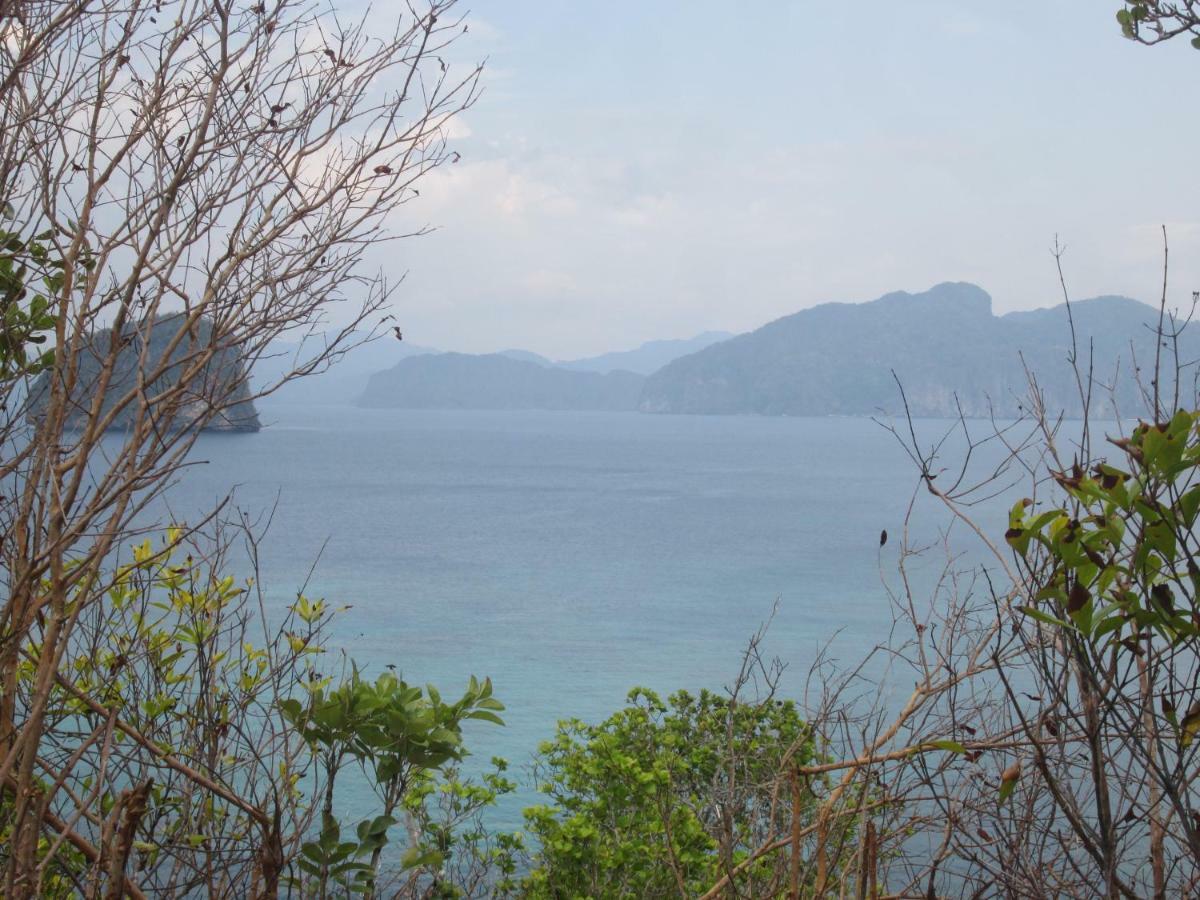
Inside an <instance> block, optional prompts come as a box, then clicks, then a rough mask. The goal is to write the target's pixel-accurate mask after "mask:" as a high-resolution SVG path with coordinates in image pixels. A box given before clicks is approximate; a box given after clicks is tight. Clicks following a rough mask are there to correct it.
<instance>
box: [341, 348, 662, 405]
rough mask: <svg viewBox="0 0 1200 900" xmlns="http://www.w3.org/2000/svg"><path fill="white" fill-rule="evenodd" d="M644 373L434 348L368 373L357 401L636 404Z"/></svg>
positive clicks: (481, 403)
mask: <svg viewBox="0 0 1200 900" xmlns="http://www.w3.org/2000/svg"><path fill="white" fill-rule="evenodd" d="M644 381H645V379H644V378H643V377H642V376H641V375H635V374H633V373H632V372H612V373H610V374H607V375H601V374H600V373H598V372H573V371H570V370H568V369H562V368H557V367H553V366H551V367H546V366H543V365H540V364H538V363H535V362H529V361H527V360H523V359H512V358H511V357H509V356H505V355H503V354H499V353H492V354H488V355H485V356H472V355H469V354H466V353H440V354H436V355H429V356H414V357H411V358H409V359H405V360H402V361H401V362H399V363H397V364H396V365H395V366H393V367H392V368H390V369H388V370H387V371H385V372H377V373H375V374H374V375H372V376H371V378H370V381H369V382H368V383H367V387H366V390H365V391H363V394H362V396H361V397H360V398H359V400H358V405H359V406H364V407H377V408H378V407H386V408H398V409H557V410H566V409H574V410H610V411H612V410H634V409H637V405H638V399H639V397H640V396H641V391H642V384H643V382H644Z"/></svg>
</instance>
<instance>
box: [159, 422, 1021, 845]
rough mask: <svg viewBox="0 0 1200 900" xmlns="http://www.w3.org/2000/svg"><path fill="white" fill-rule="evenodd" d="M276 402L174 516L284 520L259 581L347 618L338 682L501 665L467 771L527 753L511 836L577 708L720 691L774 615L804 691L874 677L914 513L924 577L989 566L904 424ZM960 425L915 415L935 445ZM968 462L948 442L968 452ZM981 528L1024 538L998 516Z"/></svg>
mask: <svg viewBox="0 0 1200 900" xmlns="http://www.w3.org/2000/svg"><path fill="white" fill-rule="evenodd" d="M261 413H262V418H263V421H264V428H263V429H262V430H261V431H260V432H258V433H256V434H216V433H206V434H204V435H202V436H201V437H200V438H199V440H198V441H197V443H196V445H195V447H194V449H193V451H192V453H191V456H190V459H189V462H190V463H191V464H190V465H189V466H188V467H187V468H186V469H185V470H183V471H182V472H181V474H180V476H179V478H178V481H177V483H176V484H175V485H174V486H173V487H172V488H171V491H170V494H169V504H170V517H172V518H174V519H176V520H178V521H188V520H192V521H194V520H195V519H196V518H197V517H199V516H200V515H201V514H202V513H203V512H204V511H206V510H208V509H210V508H212V507H213V505H214V504H215V503H217V502H220V501H221V500H223V499H224V498H226V497H227V496H230V495H232V500H231V503H232V504H233V507H231V508H236V509H237V510H240V511H243V512H244V513H245V514H246V515H247V516H248V517H249V518H250V519H251V520H254V521H257V522H258V523H259V525H258V527H259V528H260V529H263V528H265V534H264V535H263V537H262V539H261V542H260V545H259V559H260V567H261V571H260V573H259V576H260V582H261V584H262V585H263V587H264V589H265V591H266V595H267V598H268V601H269V604H270V605H271V606H272V607H273V608H274V609H275V610H282V609H284V608H285V607H286V606H287V605H288V604H290V603H291V602H293V601H294V599H295V596H296V593H297V592H298V591H301V590H303V591H304V593H305V594H306V595H307V596H309V597H312V598H318V597H319V598H324V599H326V600H327V601H328V602H329V603H330V604H332V605H334V606H346V607H349V608H348V609H347V610H346V611H345V612H344V613H342V614H341V615H339V616H338V617H337V618H336V620H335V623H334V625H333V627H332V630H331V632H330V650H331V655H330V657H329V659H328V660H327V662H328V664H329V665H330V667H331V668H334V667H336V666H337V665H340V660H342V659H343V657H342V655H341V654H342V653H344V654H345V657H344V658H345V659H351V658H352V659H353V660H354V661H355V663H356V664H357V666H358V667H359V669H360V670H361V671H363V672H364V673H365V674H366V675H367V676H369V677H374V676H375V675H377V674H379V673H381V672H383V671H384V670H385V669H386V668H388V667H394V670H395V671H396V672H397V674H399V675H401V676H402V677H404V678H405V679H406V680H408V681H411V682H416V683H422V684H423V683H426V682H428V683H432V684H435V685H436V686H437V687H438V688H439V690H440V691H441V693H442V695H443V696H445V697H454V696H457V695H458V692H461V689H462V688H463V687H464V686H465V684H466V682H467V679H468V678H469V676H471V675H475V676H477V677H479V678H483V677H490V678H491V679H492V682H493V684H494V686H495V695H496V697H497V698H499V699H500V700H501V701H502V702H503V703H504V704H505V705H506V707H507V708H506V711H505V712H504V713H503V718H504V719H505V722H506V724H505V726H504V727H498V726H495V725H492V724H489V723H482V722H475V723H471V725H470V727H469V728H468V730H467V733H466V738H467V745H468V747H469V749H470V751H471V753H472V757H471V760H472V761H471V762H470V763H469V764H468V766H467V767H466V768H467V771H468V772H469V771H472V770H475V771H478V770H479V768H480V767H481V766H483V765H484V764H485V763H486V761H487V760H489V759H490V758H491V757H493V756H500V757H504V758H505V759H507V760H509V762H510V764H511V767H512V768H511V774H513V775H514V776H515V777H516V779H517V780H518V781H519V782H520V783H521V786H520V787H519V789H518V791H517V793H516V795H515V796H514V797H510V798H508V799H507V800H506V801H505V803H504V804H502V807H501V811H500V812H499V813H497V816H498V818H497V821H496V824H497V825H498V826H500V827H518V826H519V824H520V808H521V807H522V806H523V805H527V804H529V803H533V802H537V801H538V797H537V795H536V794H535V793H534V792H533V790H532V788H531V787H530V785H529V784H528V782H527V779H526V778H525V776H524V773H525V772H526V770H527V767H528V764H529V762H530V761H531V759H532V757H533V754H534V753H535V752H536V750H537V747H538V745H539V743H540V742H542V741H545V740H547V739H549V738H551V737H552V736H553V734H554V729H555V725H556V722H558V721H559V720H561V719H565V718H570V717H576V718H580V719H583V720H585V721H590V722H598V721H600V720H602V719H603V718H605V717H606V716H608V715H609V714H611V713H612V712H614V711H615V710H617V709H618V708H619V707H620V706H621V705H622V703H623V702H624V699H625V697H626V695H627V693H628V692H629V691H630V689H631V688H633V687H635V686H644V687H649V688H652V689H654V690H656V691H659V692H660V693H662V694H667V693H670V692H672V691H674V690H678V689H687V690H690V691H697V690H699V689H701V688H709V689H712V690H723V689H725V688H727V687H728V686H729V685H731V684H732V682H733V680H734V678H735V676H736V674H737V672H738V669H739V665H740V662H741V658H742V654H743V652H744V651H745V649H746V646H747V642H748V641H749V640H750V638H751V637H752V636H753V635H754V634H755V633H756V632H757V631H759V629H760V628H762V627H763V626H764V625H767V624H768V623H769V627H768V628H767V631H766V635H765V637H764V639H763V641H762V645H761V648H762V652H763V653H764V655H766V656H767V657H777V658H778V659H779V660H780V661H782V662H783V663H784V664H785V665H786V669H785V671H784V674H783V676H782V680H781V683H780V692H781V693H782V694H783V695H784V696H789V697H793V698H795V699H797V700H798V701H800V702H801V703H803V702H804V701H805V698H806V696H811V692H812V691H814V690H816V689H817V688H816V687H815V686H814V684H813V683H812V681H811V679H810V670H811V668H812V667H813V665H814V663H816V662H817V660H818V659H823V660H825V661H826V662H827V663H831V664H836V665H840V666H842V667H850V666H854V665H856V664H857V663H858V662H859V661H860V660H861V659H862V658H864V656H866V655H868V654H870V653H871V651H872V650H873V649H874V648H877V647H880V646H882V645H885V644H886V643H887V642H888V641H889V639H894V638H896V637H897V635H895V634H894V617H893V609H892V605H891V601H890V600H889V595H888V586H891V587H892V588H893V589H895V588H897V587H898V581H899V579H898V576H897V572H896V563H897V559H898V553H899V549H898V548H899V545H900V543H901V537H902V535H904V534H905V529H906V517H908V518H909V519H910V524H909V526H908V532H907V534H908V540H909V541H910V542H911V543H913V544H929V545H933V549H932V550H931V551H930V553H929V554H928V555H927V556H926V557H924V558H923V561H917V562H914V564H913V568H912V573H914V576H913V577H915V578H917V581H918V584H921V583H924V584H927V585H929V586H932V584H933V581H934V580H935V579H936V577H937V575H938V574H939V573H940V572H941V571H942V567H943V566H944V565H945V563H946V555H947V553H950V554H951V555H955V554H959V553H962V554H966V555H970V553H971V552H972V551H971V545H972V540H973V539H972V538H971V537H970V536H969V535H968V534H967V533H966V532H965V531H963V530H961V529H960V530H958V531H956V530H955V529H954V528H950V524H951V523H950V519H949V517H948V516H947V514H946V512H945V510H944V508H942V507H941V506H940V504H938V503H937V502H936V501H933V500H932V498H930V497H928V495H927V494H926V492H925V491H924V490H923V489H922V487H921V482H920V479H919V477H918V472H917V470H916V467H915V465H914V463H913V461H912V459H910V457H909V456H908V455H907V454H906V452H905V450H904V448H903V447H902V446H901V443H900V442H899V441H898V440H897V438H896V436H895V435H893V434H892V433H891V432H889V430H888V429H887V428H886V427H885V426H886V425H887V424H888V423H887V421H886V420H883V421H873V420H871V419H866V418H836V417H828V418H787V417H753V416H659V415H643V414H637V413H587V412H540V411H528V412H522V411H516V412H514V411H461V410H456V411H422V410H399V409H394V410H366V409H356V408H353V407H349V406H312V405H302V404H283V403H277V404H271V405H264V406H263V407H262V409H261ZM953 431H954V425H953V423H949V422H939V421H931V420H925V421H918V422H916V423H915V434H916V437H917V440H918V442H919V443H920V444H921V445H932V444H933V443H934V442H936V441H937V440H938V439H940V438H942V437H943V435H945V434H946V433H947V432H953ZM903 433H904V434H905V435H906V436H907V433H908V432H907V426H904V429H903ZM963 450H965V444H963V443H962V441H961V440H960V439H959V438H952V439H951V440H950V441H949V442H948V443H947V444H946V445H945V447H944V448H943V452H944V454H945V456H946V458H947V462H948V464H949V463H952V462H954V461H955V459H956V458H961V457H962V456H963V452H962V451H963ZM977 456H978V453H977ZM983 471H984V473H985V474H986V465H984V467H983ZM947 477H950V476H947ZM910 511H911V513H912V514H911V516H909V513H910ZM981 514H982V515H984V518H985V522H984V524H985V525H986V524H988V523H990V524H991V525H992V526H993V528H992V531H993V533H994V534H996V535H998V536H999V535H1002V534H1003V531H1004V529H1005V527H1006V522H1005V519H1004V515H1003V508H1002V507H1001V506H998V505H997V504H996V503H991V504H990V505H989V504H985V506H984V507H983V508H982V509H981ZM268 522H269V524H268ZM885 530H886V531H887V532H888V533H889V536H890V538H889V540H888V541H887V543H883V544H881V533H882V532H883V531H885ZM235 565H236V563H235ZM229 574H233V575H235V576H237V577H238V578H242V577H246V576H247V575H248V574H250V573H249V572H248V571H247V572H238V571H234V572H230V573H229ZM921 579H924V582H922V581H921ZM898 637H899V638H900V639H903V638H904V637H906V635H905V634H900V635H898ZM880 658H883V657H880ZM873 665H875V664H874V663H873ZM879 665H883V664H882V663H879ZM872 672H874V673H875V674H877V675H878V678H879V680H881V681H885V682H886V681H887V680H888V679H892V680H894V681H895V682H896V683H897V684H898V685H899V687H900V689H904V690H907V688H911V686H912V683H913V682H912V679H911V678H910V677H909V676H908V674H907V673H905V672H903V671H901V672H890V671H887V670H886V669H885V668H875V669H871V668H869V669H868V674H871V673H872ZM906 679H907V680H906ZM893 686H895V685H893Z"/></svg>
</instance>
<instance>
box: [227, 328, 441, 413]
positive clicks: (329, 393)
mask: <svg viewBox="0 0 1200 900" xmlns="http://www.w3.org/2000/svg"><path fill="white" fill-rule="evenodd" d="M358 340H359V338H351V339H350V343H355V342H357V341H358ZM323 347H324V337H323V336H320V335H318V336H314V337H312V338H309V339H307V340H305V341H303V342H299V341H290V342H285V341H278V342H276V343H274V344H272V345H271V346H270V347H269V348H268V350H267V352H266V353H264V354H263V355H262V356H260V357H259V359H258V360H256V361H255V363H254V365H253V368H252V370H251V373H250V380H251V383H252V384H253V385H254V386H255V388H256V389H258V390H262V389H263V388H265V387H266V386H268V385H271V384H275V383H277V382H278V381H279V379H280V378H282V377H284V376H285V375H287V374H289V373H291V372H293V371H295V370H296V369H297V368H298V367H299V366H301V365H303V364H304V363H307V362H311V361H312V360H313V359H315V358H316V357H317V356H319V355H320V353H321V350H322V349H323ZM440 352H441V351H440V350H434V349H433V348H431V347H423V346H421V345H419V344H411V343H409V342H408V341H398V340H396V339H395V337H393V336H392V334H391V332H384V333H383V334H382V335H381V336H380V337H378V338H376V339H374V340H372V341H368V342H366V343H363V344H359V345H358V346H356V347H354V348H353V349H352V350H350V351H349V352H347V353H346V354H344V355H343V356H342V357H341V358H340V359H338V360H337V362H335V363H334V364H333V365H332V366H329V367H328V368H326V369H324V370H323V371H322V370H318V371H315V372H313V373H312V374H311V375H305V376H304V377H302V378H297V379H295V380H294V381H291V382H289V383H288V384H285V385H284V386H283V387H282V388H280V389H279V390H278V391H275V392H274V393H272V394H270V395H269V396H268V397H266V398H264V400H263V405H264V407H267V406H270V405H271V403H273V402H283V403H327V404H342V403H345V404H349V403H353V402H354V400H355V399H356V398H358V397H359V396H360V395H361V394H362V392H363V391H364V390H366V387H367V381H368V380H369V379H370V377H371V375H372V374H373V373H375V372H378V371H380V370H382V369H387V368H390V367H391V366H394V365H395V364H396V363H398V362H399V361H400V360H403V359H408V358H409V357H412V356H424V355H426V354H430V353H440Z"/></svg>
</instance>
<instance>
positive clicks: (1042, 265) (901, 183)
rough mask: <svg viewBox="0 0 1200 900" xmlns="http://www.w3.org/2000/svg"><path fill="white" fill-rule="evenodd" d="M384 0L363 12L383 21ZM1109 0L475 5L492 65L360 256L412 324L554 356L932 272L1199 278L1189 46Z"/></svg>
mask: <svg viewBox="0 0 1200 900" xmlns="http://www.w3.org/2000/svg"><path fill="white" fill-rule="evenodd" d="M386 6H387V4H377V5H376V7H375V12H373V13H372V15H385V14H386ZM1117 7H1118V4H1117V2H1116V0H1107V2H1105V0H1100V2H1097V0H1036V2H1035V0H1007V2H1004V3H982V2H966V0H958V2H935V0H908V2H905V3H895V2H886V3H883V2H876V0H864V2H861V3H856V4H840V3H814V2H811V0H806V2H781V0H760V2H756V3H744V4H742V3H729V2H725V3H715V2H709V0H686V2H684V0H644V2H636V3H635V2H627V0H605V2H598V0H476V2H474V3H472V4H464V5H463V6H462V7H460V11H464V12H466V13H467V21H468V22H469V23H470V25H469V31H468V33H467V34H466V35H465V36H464V37H463V38H462V39H461V40H460V42H459V44H458V45H457V46H456V48H455V49H454V52H453V60H454V64H455V65H463V64H466V63H468V62H470V61H476V60H482V59H486V66H485V69H484V78H483V92H482V95H481V96H480V98H479V100H478V102H477V104H476V105H475V106H474V107H473V108H472V109H470V110H468V111H467V112H466V113H465V114H464V116H463V118H462V119H461V121H460V122H458V124H457V125H456V126H455V127H454V128H453V130H452V134H453V135H454V139H453V148H454V149H456V150H458V151H459V152H461V154H462V156H463V158H462V161H461V162H459V163H458V164H457V165H454V166H447V167H445V168H443V169H441V170H438V171H437V172H435V173H433V174H432V175H430V176H429V178H428V180H427V181H426V183H425V184H423V185H421V202H420V203H419V204H410V205H407V206H406V207H404V210H403V217H404V221H398V222H396V223H394V224H393V227H394V228H396V229H398V230H401V229H405V228H407V227H409V226H412V225H422V224H428V225H431V226H434V227H435V228H436V230H435V231H434V233H433V234H431V235H429V236H426V237H422V238H419V239H414V240H406V241H403V242H400V243H397V244H393V245H390V246H389V247H388V249H387V250H386V252H380V253H378V254H376V255H375V256H374V257H372V260H371V261H372V262H373V263H374V264H376V265H379V266H381V267H382V268H383V269H384V270H385V272H386V273H387V274H388V275H389V276H391V277H392V278H397V277H399V276H400V275H404V276H405V281H404V283H403V284H402V285H401V287H400V288H399V290H398V292H397V294H396V299H395V304H394V310H393V311H394V312H395V314H396V316H397V318H398V320H399V321H400V322H401V323H402V324H403V328H404V332H405V339H406V340H411V341H412V342H414V343H417V344H422V345H426V346H435V347H439V348H443V349H454V350H461V351H466V352H491V351H496V350H501V349H506V348H522V349H527V350H532V351H535V352H537V353H541V354H543V355H546V356H549V357H551V358H556V359H565V358H574V357H579V356H585V355H589V354H594V353H600V352H605V351H609V350H620V349H626V348H629V347H633V346H636V345H638V344H640V343H641V342H643V341H646V340H652V339H660V338H683V337H690V336H692V335H694V334H696V333H698V332H701V331H705V330H727V331H733V332H742V331H748V330H752V329H754V328H756V327H758V326H760V325H762V324H764V323H766V322H768V321H771V320H772V319H776V318H778V317H780V316H784V315H788V314H790V313H794V312H796V311H798V310H801V309H804V308H806V307H809V306H813V305H816V304H818V303H823V302H827V301H831V300H834V301H863V300H870V299H873V298H875V297H877V296H880V295H882V294H884V293H888V292H890V291H894V290H907V291H914V292H915V291H920V290H924V289H926V288H928V287H930V286H931V285H933V284H936V283H938V282H942V281H959V280H962V281H972V282H975V283H977V284H979V285H980V286H982V287H983V288H984V289H986V290H987V291H988V292H989V293H990V294H991V295H992V298H993V309H994V311H995V312H997V313H1003V312H1008V311H1011V310H1017V309H1028V308H1033V307H1039V306H1049V305H1053V304H1055V303H1057V302H1060V299H1061V289H1060V287H1059V284H1058V276H1057V274H1056V271H1055V265H1054V258H1053V256H1052V254H1051V252H1050V251H1051V248H1052V246H1053V244H1054V241H1055V238H1056V236H1057V237H1058V239H1059V240H1060V241H1061V242H1062V243H1063V244H1064V245H1065V246H1066V253H1065V255H1064V257H1063V264H1064V268H1065V274H1066V278H1067V285H1068V288H1069V290H1070V294H1071V296H1072V298H1073V299H1082V298H1085V297H1090V296H1096V295H1100V294H1124V295H1127V296H1132V297H1137V298H1139V299H1143V300H1146V301H1150V302H1157V299H1158V296H1159V295H1160V294H1161V290H1162V256H1163V253H1162V233H1161V226H1163V225H1166V227H1167V233H1168V239H1169V241H1170V250H1171V258H1170V259H1171V266H1170V287H1169V296H1170V302H1171V303H1172V305H1183V304H1185V303H1188V302H1190V298H1191V294H1192V291H1193V290H1195V289H1198V288H1200V179H1198V178H1197V177H1196V167H1195V160H1196V153H1197V148H1200V116H1197V115H1196V109H1197V87H1198V86H1200V52H1198V51H1196V50H1194V49H1192V48H1191V47H1190V46H1188V45H1187V43H1186V42H1184V41H1179V42H1175V43H1174V44H1167V45H1163V46H1159V47H1154V48H1147V47H1143V46H1140V45H1137V44H1134V43H1133V42H1130V41H1127V40H1125V39H1124V38H1122V36H1121V34H1120V30H1119V28H1118V26H1117V24H1116V22H1115V19H1114V13H1115V11H1116V9H1117Z"/></svg>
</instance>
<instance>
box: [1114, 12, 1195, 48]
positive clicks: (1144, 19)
mask: <svg viewBox="0 0 1200 900" xmlns="http://www.w3.org/2000/svg"><path fill="white" fill-rule="evenodd" d="M1117 22H1118V23H1119V24H1120V26H1121V31H1122V32H1123V33H1124V35H1125V36H1126V37H1127V38H1129V39H1131V40H1135V41H1138V42H1140V43H1143V44H1157V43H1160V42H1162V41H1166V40H1170V39H1171V38H1175V37H1179V36H1180V35H1185V36H1189V35H1190V37H1191V44H1192V46H1193V47H1195V48H1196V49H1197V50H1200V5H1198V4H1197V3H1196V0H1126V2H1125V3H1124V4H1123V5H1122V7H1121V8H1120V9H1119V10H1117Z"/></svg>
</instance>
